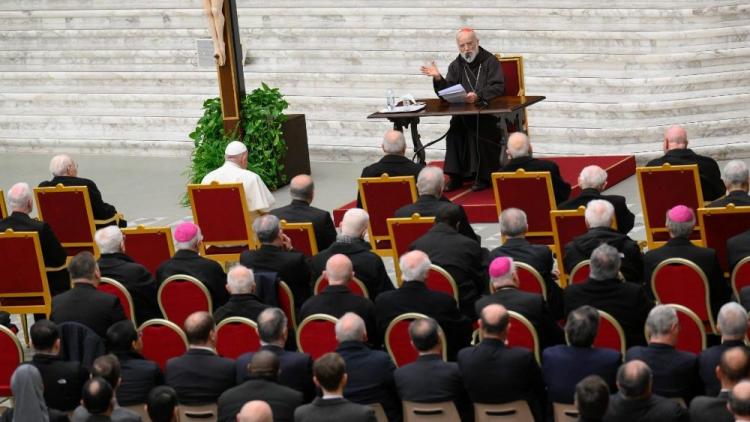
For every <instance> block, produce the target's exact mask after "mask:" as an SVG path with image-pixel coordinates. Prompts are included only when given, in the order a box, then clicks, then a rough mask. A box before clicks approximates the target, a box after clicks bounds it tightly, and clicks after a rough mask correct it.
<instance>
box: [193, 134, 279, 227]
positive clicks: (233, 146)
mask: <svg viewBox="0 0 750 422" xmlns="http://www.w3.org/2000/svg"><path fill="white" fill-rule="evenodd" d="M224 160H225V161H224V165H222V166H221V167H219V168H217V169H216V170H213V171H212V172H210V173H208V174H207V175H205V176H203V180H201V184H203V185H207V184H210V183H211V182H219V183H242V186H243V187H244V188H245V200H246V201H247V210H248V211H249V212H250V214H251V215H253V216H255V215H259V214H262V213H265V212H268V210H270V209H271V206H272V205H273V204H274V202H276V199H275V198H274V197H273V195H272V194H271V191H269V190H268V188H267V187H266V184H265V183H263V179H261V178H260V176H258V175H257V174H255V173H253V172H252V171H250V170H248V169H247V147H246V146H245V144H243V143H242V142H240V141H232V142H230V143H229V144H228V145H227V147H226V149H224Z"/></svg>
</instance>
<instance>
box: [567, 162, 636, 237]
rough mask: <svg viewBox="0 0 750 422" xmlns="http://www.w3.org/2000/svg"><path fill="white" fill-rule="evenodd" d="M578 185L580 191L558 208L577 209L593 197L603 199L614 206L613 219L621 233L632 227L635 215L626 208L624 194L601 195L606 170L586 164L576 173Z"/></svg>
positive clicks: (605, 181)
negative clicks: (579, 172)
mask: <svg viewBox="0 0 750 422" xmlns="http://www.w3.org/2000/svg"><path fill="white" fill-rule="evenodd" d="M578 186H579V187H580V188H581V193H579V194H578V196H576V197H575V198H570V199H568V200H567V201H565V202H563V203H562V204H559V205H558V206H557V209H559V210H577V209H578V207H580V206H584V207H585V206H586V205H587V204H588V203H589V202H591V201H592V200H594V199H603V200H605V201H607V202H609V203H610V204H612V206H614V207H615V220H616V221H617V231H619V232H620V233H622V234H628V232H629V231H630V230H631V229H632V228H633V222H634V221H635V215H633V213H632V212H630V210H629V209H628V204H627V202H626V201H625V197H624V196H620V195H602V191H604V189H605V188H606V187H607V172H606V171H605V170H604V169H603V168H601V167H599V166H587V167H584V168H583V170H581V174H579V175H578Z"/></svg>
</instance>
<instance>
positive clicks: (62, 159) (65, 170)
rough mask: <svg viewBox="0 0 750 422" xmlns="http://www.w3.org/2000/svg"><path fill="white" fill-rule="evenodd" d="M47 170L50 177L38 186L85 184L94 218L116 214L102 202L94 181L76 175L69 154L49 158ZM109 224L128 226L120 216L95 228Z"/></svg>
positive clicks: (105, 218)
mask: <svg viewBox="0 0 750 422" xmlns="http://www.w3.org/2000/svg"><path fill="white" fill-rule="evenodd" d="M49 171H50V173H52V176H53V177H52V179H51V180H45V181H43V182H41V183H39V187H40V188H46V187H54V186H57V185H58V184H61V185H63V186H85V187H86V188H88V191H89V199H90V200H91V211H92V212H93V213H94V220H109V219H110V218H112V217H114V216H115V215H117V210H116V209H115V207H114V206H113V205H110V204H108V203H106V202H104V200H103V199H102V194H101V192H99V188H97V187H96V183H94V181H93V180H90V179H84V178H82V177H78V163H77V162H75V161H74V160H73V159H72V158H70V156H69V155H65V154H60V155H56V156H54V157H52V160H50V163H49ZM111 224H116V225H118V226H120V227H127V226H128V222H127V221H125V220H124V219H122V218H120V219H119V220H114V221H112V222H111V223H108V224H104V225H101V226H97V228H101V227H104V226H107V225H111Z"/></svg>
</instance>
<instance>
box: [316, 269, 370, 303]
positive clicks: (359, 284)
mask: <svg viewBox="0 0 750 422" xmlns="http://www.w3.org/2000/svg"><path fill="white" fill-rule="evenodd" d="M323 280H326V281H328V279H326V278H325V276H324V275H323V274H321V275H320V276H319V277H318V279H317V280H315V286H314V287H313V295H319V294H320V293H321V292H322V291H323V288H322V287H321V284H323ZM351 283H353V284H356V285H357V287H359V289H360V290H361V291H362V293H363V295H364V297H365V298H367V299H369V298H370V292H369V291H368V290H367V286H365V283H364V282H363V281H362V280H360V279H358V278H357V277H352V278H351V280H349V281H348V282H347V284H351ZM330 285H331V283H330V282H328V285H327V286H326V287H328V286H330ZM347 287H348V288H349V291H351V293H352V294H353V295H357V294H356V293H354V291H353V290H352V288H351V287H349V286H348V285H347Z"/></svg>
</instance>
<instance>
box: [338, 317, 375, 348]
mask: <svg viewBox="0 0 750 422" xmlns="http://www.w3.org/2000/svg"><path fill="white" fill-rule="evenodd" d="M336 340H338V342H339V343H342V342H345V341H366V340H367V329H366V328H365V321H364V320H363V319H362V317H360V316H359V315H357V314H355V313H354V312H347V313H345V314H344V316H342V317H341V318H339V320H338V322H336Z"/></svg>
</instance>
